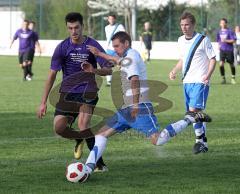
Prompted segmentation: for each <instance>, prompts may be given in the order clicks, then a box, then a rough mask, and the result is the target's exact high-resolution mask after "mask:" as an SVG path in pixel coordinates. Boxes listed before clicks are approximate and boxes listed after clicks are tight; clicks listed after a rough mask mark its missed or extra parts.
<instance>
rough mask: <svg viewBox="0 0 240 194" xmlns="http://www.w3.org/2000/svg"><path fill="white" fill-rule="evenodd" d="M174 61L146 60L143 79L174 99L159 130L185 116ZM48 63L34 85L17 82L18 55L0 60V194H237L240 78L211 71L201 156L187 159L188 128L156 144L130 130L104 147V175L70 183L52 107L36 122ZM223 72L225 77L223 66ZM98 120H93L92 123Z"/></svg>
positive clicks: (40, 66)
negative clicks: (224, 82)
mask: <svg viewBox="0 0 240 194" xmlns="http://www.w3.org/2000/svg"><path fill="white" fill-rule="evenodd" d="M175 62H176V61H166V60H165V61H163V60H161V61H160V60H152V61H151V62H150V63H149V64H148V65H147V67H148V77H149V79H153V80H160V81H162V82H164V83H166V84H167V85H168V88H167V90H166V91H165V92H163V93H162V94H161V97H163V98H167V99H168V100H170V101H172V102H173V106H172V107H171V108H170V109H168V110H167V111H164V112H161V113H158V114H157V117H158V120H159V122H160V124H161V128H164V127H165V126H166V125H167V124H168V123H170V122H172V121H176V120H178V119H180V118H182V116H183V113H184V102H183V94H182V86H181V81H180V76H179V79H178V80H176V81H173V82H172V81H169V80H168V72H169V71H170V69H171V68H172V67H173V65H174V64H175ZM49 64H50V58H44V57H41V58H39V57H36V58H35V61H34V67H33V69H34V73H35V75H34V79H33V81H31V82H23V81H22V71H21V69H20V68H19V67H18V65H17V57H3V56H1V57H0V72H1V77H0V87H1V94H0V96H1V98H0V123H1V125H0V171H1V172H0V193H3V194H5V193H25V194H26V193H39V194H44V193H47V194H50V193H71V194H72V193H103V194H106V193H128V194H129V193H154V194H155V193H199V194H202V193H211V194H212V193H216V194H219V193H224V194H226V193H230V194H233V193H236V194H237V193H240V184H239V183H240V167H239V164H240V151H239V150H240V140H239V139H240V130H239V126H240V119H239V115H240V111H239V110H240V92H239V88H240V84H239V83H240V79H239V78H240V77H239V76H238V77H237V82H238V84H236V85H230V84H227V85H220V84H219V83H220V81H221V80H220V76H219V72H218V69H216V71H215V74H214V76H213V79H212V84H211V88H210V94H209V98H208V104H207V110H206V112H208V113H209V114H210V115H211V116H212V117H213V122H212V123H210V124H208V127H207V128H208V132H207V137H208V140H209V152H208V153H206V154H199V155H193V154H192V146H193V143H194V132H193V129H192V127H189V128H187V129H186V130H185V131H184V132H183V133H181V134H180V135H178V136H177V137H175V138H174V139H173V140H172V141H170V142H169V143H168V144H166V145H165V146H163V147H154V146H152V145H151V144H150V142H149V140H148V139H146V138H144V137H142V136H141V135H139V134H136V133H134V132H132V131H129V132H127V133H123V134H121V135H116V136H114V137H112V138H110V140H109V142H108V146H107V150H106V151H105V153H104V160H105V162H106V163H107V165H108V167H109V172H107V173H103V174H93V175H92V176H91V178H90V179H89V180H88V181H87V182H86V183H84V184H72V183H69V182H67V181H66V179H65V167H66V165H67V164H68V163H70V162H72V161H74V160H73V147H74V142H73V141H69V140H66V139H63V138H60V137H57V136H56V135H55V134H54V132H53V130H52V120H53V112H54V108H53V107H52V106H51V105H49V106H48V113H47V115H46V117H45V118H44V119H43V120H38V119H37V118H36V109H37V107H38V105H39V103H40V99H41V95H42V91H43V85H44V81H45V79H46V77H47V72H48V68H49ZM238 69H239V67H238ZM226 70H227V72H226V74H227V75H230V73H229V71H228V70H229V67H228V66H226ZM227 78H228V80H227V81H228V83H229V82H230V76H229V77H227ZM60 80H61V76H59V77H58V81H60ZM156 87H157V86H156ZM98 106H99V107H104V108H106V107H107V109H110V110H113V111H114V106H113V104H112V99H111V95H110V88H107V87H105V86H104V84H103V86H102V88H101V91H100V100H99V103H98ZM98 120H99V117H94V119H93V124H94V123H96V122H98ZM86 147H87V146H85V149H84V156H83V159H82V161H83V162H84V161H85V159H86V157H87V155H88V153H89V151H88V150H87V149H86Z"/></svg>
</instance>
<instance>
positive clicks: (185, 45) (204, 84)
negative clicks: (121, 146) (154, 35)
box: [166, 12, 216, 154]
mask: <svg viewBox="0 0 240 194" xmlns="http://www.w3.org/2000/svg"><path fill="white" fill-rule="evenodd" d="M195 23H196V20H195V17H194V16H193V15H192V14H191V13H189V12H184V13H183V14H182V16H181V17H180V27H181V30H182V33H183V36H181V37H179V39H178V44H179V51H180V60H179V61H178V63H177V65H176V66H175V67H174V68H173V69H172V71H171V72H170V74H169V78H170V79H171V80H174V79H175V78H176V73H177V72H178V71H180V70H182V73H183V75H185V76H184V77H183V87H184V94H185V103H186V109H187V111H191V112H200V111H202V110H204V109H205V106H206V102H207V97H208V91H209V81H210V78H211V75H212V73H213V71H214V68H215V65H216V59H215V53H214V50H213V47H212V45H211V43H210V41H209V39H208V38H207V37H204V36H202V35H201V34H199V33H197V32H195ZM200 38H203V39H202V41H201V42H200V44H199V45H198V47H195V48H196V51H195V53H194V54H193V50H194V46H195V45H197V42H198V40H200ZM191 54H193V55H191ZM191 59H192V60H191ZM188 62H191V63H189V65H187V63H188ZM187 66H188V67H189V69H188V71H187ZM193 127H194V130H195V135H196V143H195V144H194V147H193V152H194V153H195V154H197V153H200V152H206V151H208V145H207V138H206V125H205V124H204V123H202V122H199V123H196V124H194V125H193ZM166 133H168V131H166Z"/></svg>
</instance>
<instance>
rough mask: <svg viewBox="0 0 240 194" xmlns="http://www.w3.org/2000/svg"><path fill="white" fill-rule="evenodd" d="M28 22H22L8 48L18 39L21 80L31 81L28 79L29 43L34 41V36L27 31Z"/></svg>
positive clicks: (30, 31)
mask: <svg viewBox="0 0 240 194" xmlns="http://www.w3.org/2000/svg"><path fill="white" fill-rule="evenodd" d="M28 25H29V21H28V20H24V21H23V24H22V28H21V29H18V30H17V31H16V33H15V34H14V37H13V40H12V42H11V44H10V48H11V47H12V44H13V43H14V41H15V40H16V39H19V49H18V50H19V53H18V59H19V64H20V66H21V67H22V69H23V80H24V81H25V80H28V81H31V78H30V77H28V74H30V69H29V64H30V63H31V57H30V56H31V54H30V53H31V42H32V41H34V39H35V35H34V33H33V31H32V30H30V29H28Z"/></svg>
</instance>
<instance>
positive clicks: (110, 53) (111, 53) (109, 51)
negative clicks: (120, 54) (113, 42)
mask: <svg viewBox="0 0 240 194" xmlns="http://www.w3.org/2000/svg"><path fill="white" fill-rule="evenodd" d="M106 53H107V54H108V55H111V56H117V53H116V52H115V51H114V50H110V49H107V50H106Z"/></svg>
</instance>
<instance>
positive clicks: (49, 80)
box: [37, 70, 57, 119]
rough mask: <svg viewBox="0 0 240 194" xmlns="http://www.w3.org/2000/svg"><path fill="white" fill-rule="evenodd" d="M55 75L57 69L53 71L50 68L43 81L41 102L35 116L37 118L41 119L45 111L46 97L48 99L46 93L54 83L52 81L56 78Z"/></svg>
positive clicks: (47, 93)
mask: <svg viewBox="0 0 240 194" xmlns="http://www.w3.org/2000/svg"><path fill="white" fill-rule="evenodd" d="M56 75H57V71H54V70H50V71H49V73H48V78H47V81H46V83H45V87H44V92H43V96H42V100H41V104H40V106H39V108H38V111H37V116H38V118H39V119H42V118H43V116H45V114H46V112H47V99H48V95H49V93H50V91H51V89H52V86H53V84H54V81H55V79H56Z"/></svg>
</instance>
